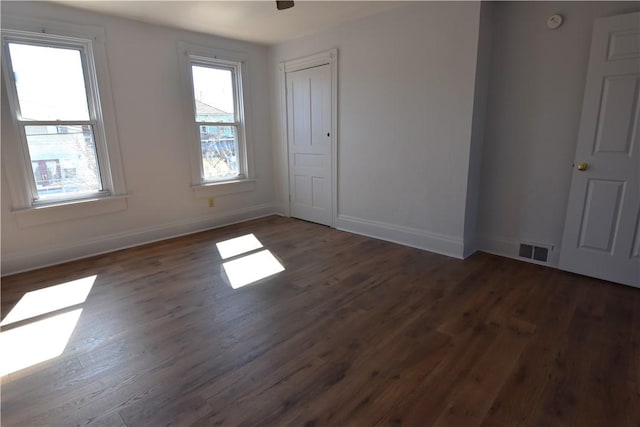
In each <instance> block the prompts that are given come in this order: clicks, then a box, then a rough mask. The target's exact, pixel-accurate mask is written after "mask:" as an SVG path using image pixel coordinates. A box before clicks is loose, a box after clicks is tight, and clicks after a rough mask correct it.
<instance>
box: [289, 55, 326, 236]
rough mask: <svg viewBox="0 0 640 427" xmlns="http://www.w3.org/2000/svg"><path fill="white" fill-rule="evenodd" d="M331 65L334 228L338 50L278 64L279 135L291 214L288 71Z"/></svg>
mask: <svg viewBox="0 0 640 427" xmlns="http://www.w3.org/2000/svg"><path fill="white" fill-rule="evenodd" d="M321 65H329V66H330V67H331V181H332V182H331V227H332V228H335V226H336V219H337V217H338V49H337V48H334V49H330V50H327V51H324V52H319V53H316V54H313V55H309V56H305V57H302V58H296V59H292V60H289V61H283V62H281V63H280V66H279V74H280V111H281V113H282V114H281V117H280V134H281V135H282V140H283V141H284V147H283V150H282V158H283V160H284V162H285V163H286V168H283V169H284V170H285V175H286V176H285V178H286V180H285V181H286V182H285V183H286V186H285V185H284V184H285V183H283V188H284V187H286V189H285V191H284V199H285V200H284V203H283V208H284V213H285V215H286V216H288V217H290V216H291V181H290V179H291V177H290V175H291V171H290V170H289V132H288V130H287V129H288V126H287V125H288V118H289V111H288V108H287V73H292V72H295V71H300V70H305V69H307V68H313V67H319V66H321Z"/></svg>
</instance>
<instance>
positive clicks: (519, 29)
mask: <svg viewBox="0 0 640 427" xmlns="http://www.w3.org/2000/svg"><path fill="white" fill-rule="evenodd" d="M639 9H640V7H639V6H638V5H637V3H633V2H499V3H497V4H496V5H495V16H494V25H493V56H492V65H491V81H490V89H489V105H488V117H487V122H486V133H485V141H484V151H483V155H482V174H481V175H482V177H481V202H480V214H479V225H478V233H479V235H480V247H481V249H484V250H488V251H491V252H496V253H499V254H503V255H507V256H517V245H518V243H519V242H520V241H529V242H534V243H543V244H551V245H554V246H555V250H554V251H553V253H552V257H551V260H550V262H551V264H556V263H557V257H558V254H559V245H560V242H561V239H562V230H563V227H564V219H565V212H566V205H567V199H568V195H569V185H570V179H571V170H572V162H573V157H574V153H575V148H576V142H577V132H578V126H579V121H580V111H581V107H582V93H583V90H584V83H585V78H586V72H587V60H588V54H589V46H590V43H591V30H592V25H593V21H594V20H595V19H596V18H599V17H603V16H611V15H616V14H620V13H628V12H631V11H635V10H639ZM555 13H560V14H562V15H563V16H564V17H565V23H564V24H563V25H562V26H561V27H560V28H559V29H557V30H555V31H551V30H548V29H547V28H546V26H545V21H546V19H547V17H548V16H550V15H552V14H555Z"/></svg>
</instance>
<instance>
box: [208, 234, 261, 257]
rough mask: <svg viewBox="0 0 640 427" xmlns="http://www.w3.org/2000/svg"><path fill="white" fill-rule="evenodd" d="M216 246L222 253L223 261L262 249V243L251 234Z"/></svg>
mask: <svg viewBox="0 0 640 427" xmlns="http://www.w3.org/2000/svg"><path fill="white" fill-rule="evenodd" d="M216 246H217V247H218V252H220V256H221V257H222V259H227V258H231V257H233V256H236V255H240V254H245V253H247V252H251V251H253V250H256V249H260V248H261V247H262V243H260V240H258V239H257V238H256V236H254V235H253V233H251V234H246V235H244V236H240V237H236V238H233V239H229V240H225V241H223V242H219V243H216Z"/></svg>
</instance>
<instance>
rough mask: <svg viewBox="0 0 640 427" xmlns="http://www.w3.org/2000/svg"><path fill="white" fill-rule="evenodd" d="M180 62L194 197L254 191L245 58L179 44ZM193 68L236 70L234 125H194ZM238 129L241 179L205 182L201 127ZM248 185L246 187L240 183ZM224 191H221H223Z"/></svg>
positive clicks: (219, 50)
mask: <svg viewBox="0 0 640 427" xmlns="http://www.w3.org/2000/svg"><path fill="white" fill-rule="evenodd" d="M178 53H179V59H180V75H181V80H182V96H183V110H184V121H185V129H186V131H187V132H186V138H185V139H186V143H187V145H188V152H189V156H190V162H191V188H192V189H193V193H194V196H195V197H207V196H212V195H226V194H232V193H236V192H244V191H253V190H254V189H255V179H254V173H253V156H252V133H251V118H250V117H249V116H250V111H249V108H248V105H249V104H248V102H247V100H248V99H249V95H248V93H249V84H248V79H247V76H248V71H247V68H248V66H247V55H246V54H244V53H242V52H236V51H230V50H225V49H218V48H212V47H206V46H200V45H195V44H192V43H187V42H178ZM192 65H196V66H197V65H202V66H205V67H207V66H208V67H213V68H220V69H225V68H226V69H232V70H235V73H232V74H233V76H234V77H233V78H234V81H233V84H234V91H235V93H236V96H235V99H234V103H235V105H236V111H235V114H236V118H235V119H236V122H234V123H228V122H222V123H218V122H198V121H196V109H195V97H194V96H193V76H192V71H191V66H192ZM234 125H235V126H237V128H236V129H237V133H238V152H239V159H238V164H239V166H240V167H239V169H240V175H238V176H230V177H225V178H223V179H220V180H205V177H204V171H203V168H202V153H201V147H200V126H234ZM244 182H247V183H248V184H247V185H243V184H242V183H244ZM223 187H224V188H223Z"/></svg>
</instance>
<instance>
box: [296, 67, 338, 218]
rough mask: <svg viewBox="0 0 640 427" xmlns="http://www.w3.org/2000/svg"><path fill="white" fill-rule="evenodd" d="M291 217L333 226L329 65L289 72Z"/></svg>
mask: <svg viewBox="0 0 640 427" xmlns="http://www.w3.org/2000/svg"><path fill="white" fill-rule="evenodd" d="M286 81H287V133H288V135H287V136H288V141H289V191H290V193H289V194H290V197H291V198H290V213H291V216H293V217H296V218H300V219H305V220H308V221H313V222H317V223H319V224H324V225H328V226H331V225H332V218H333V215H332V206H331V203H332V194H331V191H332V188H333V185H332V173H331V171H332V167H331V166H332V165H331V141H332V138H331V117H332V114H331V113H332V111H331V106H332V100H331V94H332V90H331V66H330V65H329V64H326V65H321V66H318V67H313V68H307V69H304V70H299V71H293V72H288V73H287V74H286Z"/></svg>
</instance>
